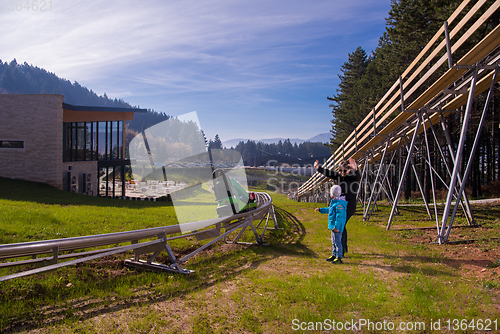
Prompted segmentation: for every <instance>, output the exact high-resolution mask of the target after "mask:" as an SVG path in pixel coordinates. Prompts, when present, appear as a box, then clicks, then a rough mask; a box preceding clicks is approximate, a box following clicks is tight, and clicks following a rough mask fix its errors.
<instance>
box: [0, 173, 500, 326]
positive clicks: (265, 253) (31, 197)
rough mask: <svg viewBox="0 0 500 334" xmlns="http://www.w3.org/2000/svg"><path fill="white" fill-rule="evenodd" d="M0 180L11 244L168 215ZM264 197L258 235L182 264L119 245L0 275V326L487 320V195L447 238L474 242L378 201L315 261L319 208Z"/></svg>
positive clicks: (491, 247)
mask: <svg viewBox="0 0 500 334" xmlns="http://www.w3.org/2000/svg"><path fill="white" fill-rule="evenodd" d="M6 188H11V189H12V190H6ZM0 189H2V190H1V191H2V192H1V193H0V212H1V214H0V217H1V218H0V219H1V221H0V230H1V237H2V238H4V239H3V240H6V238H7V239H8V240H10V241H12V242H18V241H23V240H34V239H36V238H39V237H48V238H52V237H53V236H54V235H56V234H57V233H58V232H59V233H62V232H61V231H66V232H65V234H64V236H72V235H79V233H80V232H81V231H83V230H85V231H87V234H88V233H92V234H94V233H101V231H121V230H125V229H131V228H137V227H140V228H144V227H148V226H160V225H164V224H165V223H169V222H170V223H173V222H174V220H173V208H172V207H171V206H168V205H166V204H164V203H155V202H135V201H134V202H126V201H120V200H112V199H104V198H90V197H86V196H80V195H75V194H68V193H63V192H59V191H56V190H54V189H52V188H50V187H46V186H42V185H33V184H30V183H24V182H18V181H11V180H5V179H0ZM272 197H273V201H274V204H275V207H276V214H277V217H278V221H279V224H280V226H281V227H283V230H273V231H270V233H269V234H268V235H267V238H266V239H265V241H266V242H267V243H269V246H247V245H228V244H222V243H218V244H216V245H214V247H210V248H209V249H208V250H206V251H204V252H202V253H200V254H199V255H197V256H195V257H194V258H192V259H190V261H189V263H187V265H186V266H185V267H186V268H189V269H192V270H195V273H193V274H191V275H189V276H182V275H173V274H158V273H150V272H137V271H134V270H128V269H126V268H125V267H123V264H122V261H123V259H124V258H126V257H130V255H122V256H116V257H110V258H106V259H101V260H99V261H94V262H90V263H86V264H84V265H80V266H77V267H68V268H64V269H60V270H57V271H54V272H50V273H44V274H40V275H37V276H32V277H26V278H21V279H16V280H13V281H8V282H3V283H0V331H2V332H6V333H10V332H18V331H33V332H35V331H36V332H37V333H68V332H76V333H180V332H182V333H209V332H212V333H296V332H300V333H302V332H312V331H310V330H308V328H309V329H311V328H313V327H314V328H316V329H318V327H317V326H319V325H318V324H321V326H326V327H324V328H323V331H325V332H326V331H327V330H328V325H330V326H331V324H332V321H336V322H339V321H340V322H342V323H343V324H345V323H346V322H355V323H357V325H358V327H359V325H360V321H361V319H364V320H365V321H368V320H369V321H371V322H372V323H373V324H376V323H377V322H380V324H383V322H384V321H385V322H386V324H390V323H392V324H394V325H395V326H396V329H397V327H398V326H399V325H401V324H404V325H406V326H407V327H409V326H410V325H411V326H414V327H413V328H414V329H417V326H420V327H418V330H414V331H410V332H419V333H428V332H433V331H431V330H430V324H431V322H433V323H435V322H436V321H438V320H439V319H441V320H440V324H441V330H440V331H434V332H436V333H438V332H474V331H475V330H477V328H478V327H477V326H476V325H477V324H479V322H478V321H479V319H480V320H481V325H482V326H483V328H484V326H485V324H486V323H487V319H490V321H495V320H496V321H497V322H496V326H497V328H498V327H500V323H498V322H500V318H499V316H498V315H499V310H500V302H499V301H500V280H499V277H500V276H499V275H500V263H499V260H500V243H499V241H498V240H491V239H489V238H490V237H492V236H498V235H499V232H500V223H499V220H498V217H500V205H488V206H474V210H475V213H476V217H477V219H478V222H479V223H480V224H481V225H482V227H481V228H476V229H471V228H457V229H454V230H453V231H452V239H453V240H461V239H472V238H473V239H479V240H481V241H478V242H475V243H466V244H448V245H433V244H430V243H429V242H430V241H432V239H433V237H434V235H435V231H434V230H398V229H400V228H402V227H408V226H419V227H423V226H433V225H434V223H433V222H432V221H430V220H428V218H427V217H426V214H425V209H424V208H423V207H402V208H401V213H402V215H401V216H398V217H396V219H395V222H394V224H393V229H394V230H392V231H386V230H385V224H386V222H387V216H388V213H389V210H390V208H389V207H388V206H383V205H381V206H380V209H381V211H378V212H375V213H374V216H372V219H371V220H370V222H363V221H362V219H361V217H360V216H359V215H355V216H354V217H353V218H352V220H351V221H349V224H348V231H349V253H348V254H347V255H348V256H347V258H346V259H345V261H344V264H343V265H332V264H330V263H328V262H326V261H325V258H326V257H327V256H329V253H330V251H331V243H330V240H329V231H328V230H327V229H326V216H325V215H321V214H319V213H314V212H313V209H314V208H315V207H316V204H314V203H296V202H293V201H290V200H288V199H286V198H285V196H284V195H279V194H274V193H272ZM7 212H8V215H6V214H5V213H7ZM108 215H109V216H108ZM5 217H7V218H5ZM81 226H86V229H83V228H82V227H81ZM28 231H29V232H28ZM54 233H56V234H54ZM7 234H8V235H9V236H8V237H6V236H5V235H7ZM9 238H10V239H9ZM246 240H247V241H251V239H250V236H247V238H246ZM185 242H186V243H185V244H175V243H173V246H174V249H175V251H176V252H184V251H186V250H187V249H188V248H189V247H191V244H194V243H195V241H194V240H187V241H185ZM162 259H165V255H164V254H161V255H160V260H162ZM0 274H2V275H3V274H5V270H4V271H2V272H1V273H0ZM454 319H457V320H458V326H461V325H462V323H464V322H463V321H462V319H465V320H466V325H462V326H465V327H463V328H465V330H460V327H458V330H453V329H454V328H457V327H454V326H456V322H454ZM473 319H475V320H474V322H471V321H472V320H473ZM448 320H449V321H450V322H449V325H450V330H448V322H447V321H448ZM471 325H475V326H476V329H472V327H471ZM311 326H312V327H311ZM421 326H425V329H423V328H422V327H421ZM489 326H490V328H491V329H494V328H495V327H494V326H495V323H494V322H491V323H489ZM300 328H302V329H303V330H299V331H296V329H300ZM361 329H362V330H361V332H363V333H367V332H383V331H377V330H368V329H367V327H364V328H361ZM395 331H396V332H397V330H395ZM317 332H320V331H317Z"/></svg>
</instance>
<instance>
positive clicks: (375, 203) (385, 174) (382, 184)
mask: <svg viewBox="0 0 500 334" xmlns="http://www.w3.org/2000/svg"><path fill="white" fill-rule="evenodd" d="M387 144H389V141H388V142H387ZM386 151H387V145H386V148H385V151H384V156H385V153H386ZM396 152H397V148H396V150H395V151H394V153H393V155H392V157H391V160H390V162H389V166H390V165H391V164H392V160H393V159H394V157H395V156H396ZM381 161H383V160H381ZM379 172H380V169H379ZM387 174H389V168H387V169H386V170H385V173H384V177H383V178H382V181H381V182H380V189H379V190H378V192H377V195H376V196H375V201H374V203H373V206H372V208H371V210H370V214H369V215H368V218H366V219H365V218H363V220H370V217H371V216H372V213H373V209H374V208H375V205H377V200H378V197H379V196H380V192H381V191H382V189H384V191H385V193H386V195H387V197H388V198H389V200H390V201H391V202H392V203H394V202H393V201H392V200H391V199H390V196H389V193H388V192H387V190H385V188H384V181H385V179H386V178H387ZM377 177H378V175H377Z"/></svg>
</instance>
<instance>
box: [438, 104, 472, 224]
mask: <svg viewBox="0 0 500 334" xmlns="http://www.w3.org/2000/svg"><path fill="white" fill-rule="evenodd" d="M439 118H440V120H441V127H442V128H443V132H444V135H445V138H446V143H447V144H448V151H449V152H450V157H451V161H452V163H453V165H455V163H456V159H455V152H454V149H453V142H452V140H451V135H450V132H449V130H448V127H447V126H446V121H445V119H444V117H443V113H442V112H441V111H440V112H439ZM446 167H447V168H448V173H449V175H450V180H451V177H452V175H453V173H452V171H450V170H449V166H448V164H447V163H446ZM457 173H458V174H457V175H458V182H459V183H458V185H459V186H461V185H462V180H461V176H460V171H458V172H457ZM448 189H449V188H448ZM457 192H458V191H457ZM463 205H465V209H466V210H467V212H466V214H465V216H466V217H467V220H468V221H469V224H470V225H476V222H475V220H474V216H473V214H472V209H471V208H470V203H469V198H468V196H467V194H466V193H465V192H464V193H463Z"/></svg>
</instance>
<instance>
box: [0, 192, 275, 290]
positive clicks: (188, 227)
mask: <svg viewBox="0 0 500 334" xmlns="http://www.w3.org/2000/svg"><path fill="white" fill-rule="evenodd" d="M256 201H257V208H256V209H254V210H251V211H248V212H243V213H239V214H236V215H233V216H229V217H222V218H215V219H211V220H205V221H199V222H193V223H186V224H182V231H190V233H186V234H181V228H180V225H178V224H177V225H170V226H163V227H155V228H148V229H142V230H136V231H127V232H117V233H108V234H100V235H89V236H82V237H73V238H64V239H54V240H42V241H34V242H24V243H15V244H4V245H0V261H2V260H7V259H13V258H22V257H29V256H31V257H33V258H32V259H29V260H18V261H11V262H3V263H0V268H5V267H12V266H22V265H34V266H35V269H29V270H25V271H21V272H17V273H15V274H11V275H6V276H2V277H0V282H1V281H6V280H10V279H14V278H18V277H23V276H29V275H34V274H38V273H41V272H45V271H49V270H55V269H59V268H62V267H65V266H70V265H74V264H77V263H82V262H85V261H90V260H94V259H97V258H101V257H105V256H110V255H115V254H120V253H125V252H129V251H133V252H134V258H133V259H130V260H126V261H125V265H127V266H130V267H134V268H140V269H147V270H154V271H169V272H178V273H183V274H189V273H191V272H192V271H191V270H188V269H184V268H182V266H181V265H182V264H183V263H184V262H185V261H186V260H187V259H189V258H190V257H192V256H194V255H196V254H197V253H199V252H200V251H202V250H203V249H205V248H207V247H208V246H210V245H212V244H213V243H215V242H217V241H219V240H221V239H223V240H224V241H226V242H228V236H229V235H231V234H232V233H233V232H236V231H237V230H240V232H239V233H238V234H237V235H236V237H235V238H234V239H233V240H232V241H229V242H233V243H236V242H238V240H239V239H240V238H241V236H242V235H243V232H244V231H245V229H247V228H248V227H250V228H251V230H252V231H253V232H254V235H255V238H256V243H258V244H261V243H262V239H263V236H264V234H265V232H266V230H268V229H272V228H271V227H269V221H270V219H271V220H272V221H273V223H274V227H273V228H279V227H278V223H277V221H276V215H275V212H274V206H273V203H272V199H271V196H270V195H269V194H267V193H256ZM257 220H260V221H259V223H258V224H257V225H254V221H257ZM264 220H265V224H264V226H263V227H262V228H263V232H262V233H261V234H259V233H257V229H258V228H261V225H262V223H263V222H264ZM222 229H224V232H223V233H222V231H221V230H222ZM221 233H222V234H221ZM167 236H170V237H167ZM189 236H195V237H196V239H197V240H204V239H212V240H211V241H210V242H208V243H206V244H204V245H202V246H200V247H199V248H198V249H196V250H195V251H193V252H191V253H190V254H188V255H185V256H183V257H182V258H181V259H177V258H176V256H175V255H174V252H173V251H172V249H171V248H170V246H169V244H168V242H169V241H171V240H175V239H180V238H187V237H189ZM155 238H156V240H153V241H143V242H139V241H141V240H149V239H155ZM128 242H130V243H131V244H130V245H125V246H117V247H111V248H104V249H97V250H91V251H81V250H85V249H87V248H96V247H102V246H111V245H116V244H122V243H128ZM75 251H80V252H75ZM161 251H166V252H167V254H168V257H169V259H170V262H171V264H169V265H166V264H159V263H155V262H153V261H154V260H155V258H156V257H157V256H158V254H159V253H160V252H161ZM149 253H152V255H150V256H149V257H148V259H147V260H146V261H144V260H141V259H140V258H139V257H140V255H143V254H149ZM43 254H51V256H50V257H44V258H38V257H37V256H39V255H43ZM70 258H77V259H75V260H71V261H65V262H60V261H61V260H64V259H70Z"/></svg>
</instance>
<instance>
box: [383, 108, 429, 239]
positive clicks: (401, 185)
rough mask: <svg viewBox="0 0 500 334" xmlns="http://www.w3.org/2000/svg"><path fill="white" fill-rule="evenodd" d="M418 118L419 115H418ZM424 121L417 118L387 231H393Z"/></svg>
mask: <svg viewBox="0 0 500 334" xmlns="http://www.w3.org/2000/svg"><path fill="white" fill-rule="evenodd" d="M417 116H418V115H417ZM421 122H422V120H421V119H420V117H418V118H417V124H416V126H415V132H414V133H413V138H412V139H411V144H410V150H409V152H408V157H407V158H406V162H405V166H404V169H403V173H402V175H401V178H400V180H399V186H398V191H397V192H396V197H395V198H394V203H393V204H392V209H391V215H390V216H389V221H388V222H387V229H388V230H389V229H391V224H392V219H393V218H394V213H395V212H396V207H397V205H398V202H399V196H400V195H401V191H402V189H403V184H404V178H405V176H406V173H407V172H408V168H409V166H410V162H411V156H412V154H413V148H414V145H415V141H416V140H417V137H418V131H417V129H418V128H419V127H420V123H421Z"/></svg>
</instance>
